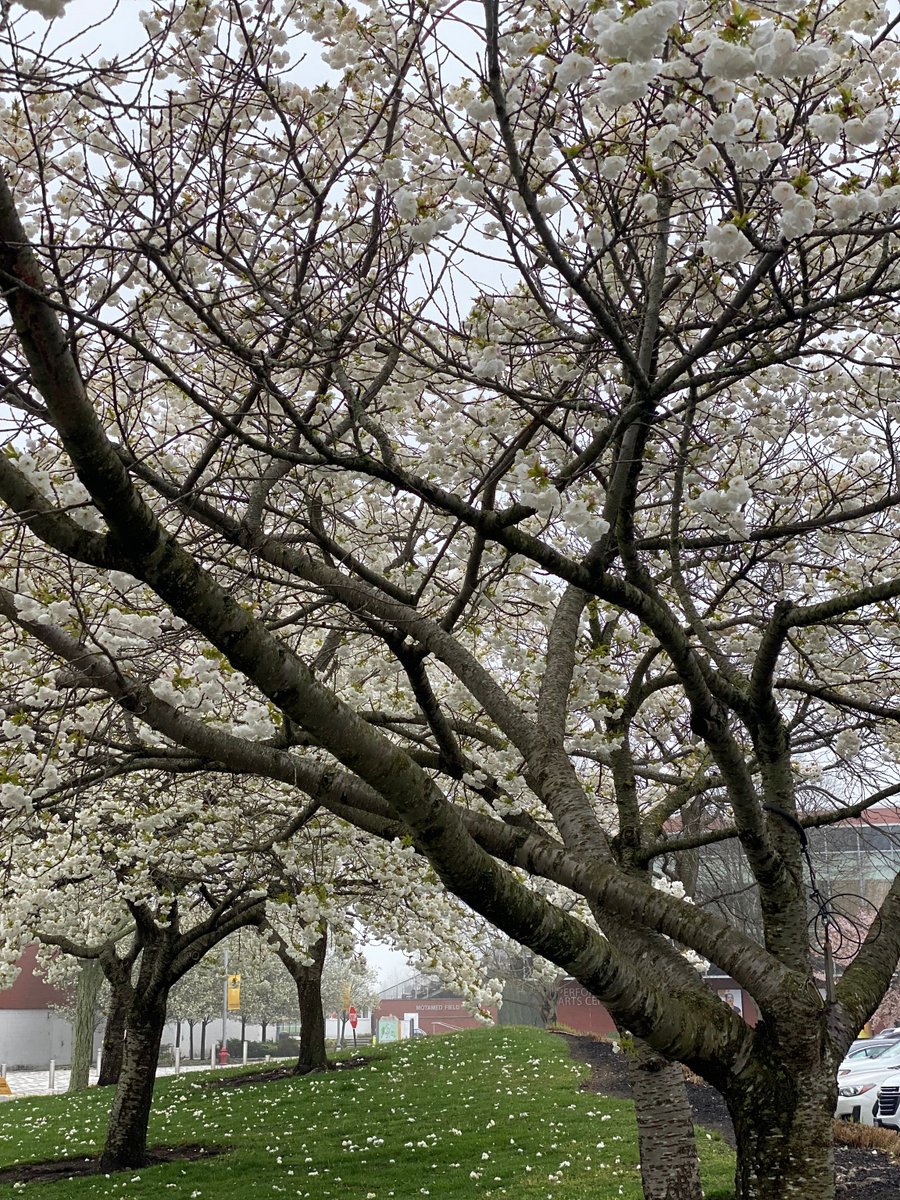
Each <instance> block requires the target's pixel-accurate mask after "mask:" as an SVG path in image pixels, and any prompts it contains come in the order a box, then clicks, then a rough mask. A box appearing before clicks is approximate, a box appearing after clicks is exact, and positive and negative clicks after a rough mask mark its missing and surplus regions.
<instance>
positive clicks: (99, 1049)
mask: <svg viewBox="0 0 900 1200" xmlns="http://www.w3.org/2000/svg"><path fill="white" fill-rule="evenodd" d="M102 1056H103V1047H102V1046H98V1047H97V1074H98V1075H99V1074H100V1059H101V1057H102Z"/></svg>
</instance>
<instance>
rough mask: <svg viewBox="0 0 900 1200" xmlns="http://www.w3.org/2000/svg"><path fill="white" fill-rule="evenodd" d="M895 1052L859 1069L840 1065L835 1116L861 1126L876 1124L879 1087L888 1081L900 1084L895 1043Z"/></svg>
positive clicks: (899, 1049)
mask: <svg viewBox="0 0 900 1200" xmlns="http://www.w3.org/2000/svg"><path fill="white" fill-rule="evenodd" d="M894 1048H895V1051H896V1053H894V1054H889V1055H887V1056H886V1057H887V1058H889V1059H890V1062H885V1061H884V1060H883V1059H881V1060H879V1061H878V1062H870V1063H867V1064H865V1066H863V1067H861V1068H860V1069H847V1068H845V1067H842V1068H841V1071H840V1072H839V1074H838V1081H837V1082H838V1099H837V1105H836V1107H835V1110H834V1115H835V1116H836V1117H839V1118H840V1119H841V1120H843V1121H859V1123H860V1124H862V1125H875V1124H876V1123H877V1118H878V1117H879V1116H880V1115H881V1101H880V1099H879V1090H880V1089H881V1088H882V1087H883V1086H885V1085H888V1084H894V1083H900V1046H897V1045H896V1044H895V1047H894Z"/></svg>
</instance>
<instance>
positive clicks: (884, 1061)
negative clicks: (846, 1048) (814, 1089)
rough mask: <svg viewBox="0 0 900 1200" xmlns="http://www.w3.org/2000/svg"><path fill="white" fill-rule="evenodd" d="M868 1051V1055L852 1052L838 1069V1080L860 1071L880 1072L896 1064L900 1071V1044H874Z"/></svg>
mask: <svg viewBox="0 0 900 1200" xmlns="http://www.w3.org/2000/svg"><path fill="white" fill-rule="evenodd" d="M866 1050H867V1051H868V1053H867V1054H860V1053H859V1052H856V1051H851V1052H850V1053H849V1054H848V1055H847V1057H846V1058H845V1059H844V1060H843V1062H842V1063H841V1065H840V1066H839V1067H838V1079H843V1078H844V1076H845V1075H856V1074H858V1073H859V1072H860V1071H875V1070H879V1071H880V1070H882V1069H883V1068H888V1067H892V1066H893V1064H894V1063H896V1064H897V1066H896V1070H898V1071H900V1043H897V1042H872V1044H871V1045H870V1046H867V1047H866Z"/></svg>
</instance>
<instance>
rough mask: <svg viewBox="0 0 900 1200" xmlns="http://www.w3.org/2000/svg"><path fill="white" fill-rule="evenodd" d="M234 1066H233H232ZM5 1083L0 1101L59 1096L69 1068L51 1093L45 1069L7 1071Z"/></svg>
mask: <svg viewBox="0 0 900 1200" xmlns="http://www.w3.org/2000/svg"><path fill="white" fill-rule="evenodd" d="M232 1065H235V1064H232ZM210 1069H211V1068H210V1065H209V1063H199V1064H198V1063H192V1064H191V1065H190V1066H188V1065H187V1064H182V1067H181V1074H182V1075H184V1074H186V1073H187V1072H188V1071H209V1070H210ZM174 1074H175V1068H174V1067H157V1069H156V1076H157V1078H159V1077H160V1076H161V1075H174ZM6 1082H7V1083H8V1084H9V1087H10V1091H11V1092H12V1095H11V1096H0V1101H3V1100H15V1099H17V1098H18V1097H19V1096H53V1095H56V1096H59V1095H62V1093H63V1092H65V1090H66V1088H68V1086H69V1068H68V1067H59V1068H57V1071H56V1077H55V1084H56V1086H55V1087H54V1089H53V1091H51V1090H50V1072H49V1071H48V1070H47V1068H46V1067H43V1068H41V1069H40V1070H39V1071H8V1072H7V1074H6ZM96 1082H97V1068H96V1067H92V1068H91V1073H90V1077H89V1083H92V1084H93V1083H96Z"/></svg>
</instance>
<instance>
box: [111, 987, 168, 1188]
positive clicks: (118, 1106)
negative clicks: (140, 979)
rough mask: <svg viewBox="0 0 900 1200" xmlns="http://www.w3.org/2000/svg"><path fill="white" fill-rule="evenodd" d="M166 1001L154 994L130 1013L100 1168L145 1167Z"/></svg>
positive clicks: (162, 996) (116, 1169)
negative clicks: (147, 1001) (122, 1058)
mask: <svg viewBox="0 0 900 1200" xmlns="http://www.w3.org/2000/svg"><path fill="white" fill-rule="evenodd" d="M165 1000H166V996H165V994H161V995H157V996H156V997H154V999H153V1000H152V1001H150V1002H149V1003H136V1004H134V1005H133V1006H132V1009H131V1012H130V1013H129V1017H128V1033H127V1037H126V1039H125V1056H124V1060H123V1062H122V1071H121V1074H120V1076H119V1082H118V1086H117V1088H116V1095H115V1099H114V1100H113V1106H112V1110H111V1111H110V1114H109V1127H108V1130H107V1135H106V1143H105V1145H104V1147H103V1152H102V1154H101V1155H100V1168H101V1170H103V1171H118V1170H122V1169H124V1168H126V1167H143V1166H146V1163H147V1127H148V1124H149V1121H150V1106H151V1104H152V1102H153V1087H154V1084H155V1082H156V1064H157V1061H158V1059H159V1046H160V1042H161V1041H162V1033H163V1029H164V1027H165V1023H166V1005H165Z"/></svg>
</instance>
